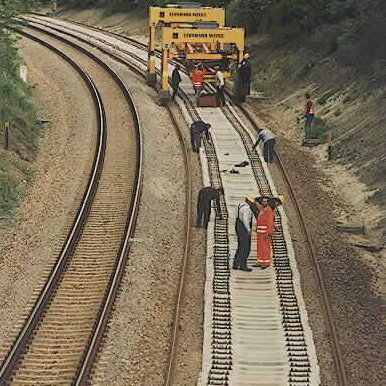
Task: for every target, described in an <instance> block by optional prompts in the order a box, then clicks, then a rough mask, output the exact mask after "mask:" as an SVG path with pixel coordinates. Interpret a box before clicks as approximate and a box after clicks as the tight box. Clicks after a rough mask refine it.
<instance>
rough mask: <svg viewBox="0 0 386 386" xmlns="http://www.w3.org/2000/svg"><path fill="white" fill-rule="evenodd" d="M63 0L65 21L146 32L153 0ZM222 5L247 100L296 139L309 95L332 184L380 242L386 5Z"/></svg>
mask: <svg viewBox="0 0 386 386" xmlns="http://www.w3.org/2000/svg"><path fill="white" fill-rule="evenodd" d="M62 3H63V4H64V5H67V6H70V10H69V9H67V11H66V12H65V15H66V17H68V18H70V19H73V18H76V19H77V20H80V21H86V22H88V23H90V24H96V25H99V26H101V27H104V28H110V29H113V30H114V31H116V32H121V33H126V34H131V35H136V36H139V35H142V36H143V35H145V34H146V32H147V28H146V17H147V14H146V7H147V5H148V3H152V4H153V3H155V2H135V1H118V0H116V1H113V2H109V7H108V8H99V9H98V10H95V9H93V8H92V6H93V4H95V3H96V1H93V0H90V1H88V2H87V3H83V7H85V6H87V7H86V9H84V10H82V11H80V10H79V9H78V8H76V9H73V8H71V6H72V4H73V2H71V0H63V1H62ZM97 3H98V4H103V1H99V2H97ZM158 3H162V2H158ZM202 3H206V4H209V3H210V4H214V3H224V2H216V1H214V2H213V1H211V2H205V1H204V2H202ZM226 3H227V4H228V24H230V23H232V24H234V25H243V26H245V27H246V29H247V31H248V44H249V50H250V52H251V57H252V63H253V72H254V75H253V83H252V88H253V90H254V91H255V95H257V98H256V99H255V100H254V101H252V103H254V104H255V105H256V106H257V108H258V109H260V110H261V111H265V113H267V114H268V113H269V119H271V120H272V122H271V123H270V125H273V126H274V128H275V130H276V131H278V132H279V133H280V135H282V136H284V137H285V138H287V139H289V140H293V141H296V142H297V143H300V142H301V138H302V137H303V135H304V134H303V125H304V123H303V120H302V114H301V111H302V109H303V103H304V94H305V92H311V94H312V97H313V99H314V101H315V102H316V108H317V120H316V129H317V134H318V136H319V137H320V138H321V139H324V138H326V137H327V135H328V133H331V134H332V139H333V146H332V160H331V162H330V163H329V173H330V176H331V178H332V180H333V181H334V182H335V183H336V185H335V187H333V190H334V189H335V190H337V191H340V192H343V193H344V194H345V196H344V199H347V200H349V201H351V203H353V204H354V205H355V206H357V208H358V210H357V213H356V215H355V216H354V218H352V219H350V221H354V222H356V223H359V224H364V225H366V226H367V227H368V228H369V229H371V230H373V231H374V232H372V236H373V238H374V240H375V243H376V244H384V242H385V239H386V236H385V235H386V219H385V207H386V184H385V182H384V176H385V175H386V163H385V149H386V131H385V130H384V128H385V118H386V104H385V103H384V100H385V83H386V82H385V80H386V71H385V68H386V67H385V65H384V64H385V63H386V36H385V35H386V30H385V29H384V28H382V26H383V25H386V17H385V15H386V3H385V2H382V1H379V0H374V1H367V0H365V1H358V0H323V1H322V0H320V1H315V2H313V3H315V4H313V5H316V6H315V7H310V5H309V2H306V1H303V0H296V1H293V0H291V1H288V0H280V1H277V2H275V3H272V2H270V1H265V0H234V1H228V2H226ZM128 10H129V11H130V12H129V13H127V11H128ZM118 11H119V12H118ZM63 15H64V14H62V15H61V16H63ZM310 152H311V153H314V154H315V155H316V156H317V157H316V160H315V162H318V163H321V162H322V161H323V160H324V158H325V157H324V156H325V154H326V151H325V149H324V148H323V146H322V147H319V148H318V149H314V150H310ZM320 155H322V156H321V157H320ZM334 165H336V168H334ZM322 166H323V167H325V166H326V165H325V164H324V165H322ZM345 171H347V173H345ZM349 182H350V184H349ZM362 183H363V184H364V185H362ZM370 203H371V204H374V205H376V206H374V205H369V204H370ZM379 217H381V220H379Z"/></svg>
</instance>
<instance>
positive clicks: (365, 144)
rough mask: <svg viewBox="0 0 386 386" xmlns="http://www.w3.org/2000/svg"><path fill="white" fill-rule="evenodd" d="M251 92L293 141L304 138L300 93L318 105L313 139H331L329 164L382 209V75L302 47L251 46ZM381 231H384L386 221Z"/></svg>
mask: <svg viewBox="0 0 386 386" xmlns="http://www.w3.org/2000/svg"><path fill="white" fill-rule="evenodd" d="M252 47H254V48H253V49H252V51H253V69H254V77H253V89H255V90H257V91H259V92H261V93H262V94H263V95H264V96H266V97H268V100H269V104H270V105H273V106H276V108H277V110H278V114H277V116H280V117H282V118H283V120H282V121H281V122H279V125H281V129H282V131H283V132H284V135H286V132H287V133H288V135H289V136H290V137H292V138H300V137H302V136H303V130H304V121H303V120H302V119H301V117H302V107H303V105H304V93H305V92H306V91H309V92H311V94H312V96H313V100H314V102H315V103H316V112H317V120H316V122H315V123H316V125H315V126H316V134H317V136H318V137H319V138H326V137H327V135H328V133H329V132H331V134H332V138H333V147H332V161H333V162H339V163H342V164H344V165H345V166H346V167H347V168H348V169H349V170H351V171H353V172H354V173H355V174H356V175H357V176H359V177H360V179H361V180H362V181H363V182H364V183H365V184H366V185H367V186H368V189H369V191H370V192H372V195H371V197H370V201H372V202H374V203H376V204H378V205H379V206H380V207H381V208H385V207H386V184H385V175H386V162H385V158H386V156H385V150H386V131H385V120H386V104H385V103H384V101H385V97H386V88H385V81H384V80H385V79H386V76H385V73H384V69H383V70H382V69H379V71H374V72H373V73H368V72H367V73H366V72H362V71H360V70H359V69H358V68H357V67H356V66H353V65H344V64H342V63H340V62H339V60H338V59H337V58H336V57H335V56H334V55H328V54H323V52H319V53H315V50H309V49H307V48H304V47H302V46H301V45H300V44H298V45H296V44H292V45H287V46H282V47H280V48H276V49H275V48H272V47H271V46H270V45H269V44H267V43H261V41H260V44H256V45H252ZM382 227H383V228H384V229H386V221H385V220H383V225H382Z"/></svg>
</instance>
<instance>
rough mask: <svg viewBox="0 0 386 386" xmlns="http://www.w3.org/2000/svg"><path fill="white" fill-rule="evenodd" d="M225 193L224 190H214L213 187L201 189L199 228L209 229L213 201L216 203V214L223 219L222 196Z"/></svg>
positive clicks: (198, 215)
mask: <svg viewBox="0 0 386 386" xmlns="http://www.w3.org/2000/svg"><path fill="white" fill-rule="evenodd" d="M223 193H224V190H223V188H214V187H213V186H206V187H204V188H201V189H200V191H199V193H198V199H197V220H196V227H197V228H204V229H207V228H208V223H209V218H210V213H211V206H212V205H211V204H212V201H214V203H215V206H216V212H217V214H218V215H219V217H220V218H221V207H220V194H223Z"/></svg>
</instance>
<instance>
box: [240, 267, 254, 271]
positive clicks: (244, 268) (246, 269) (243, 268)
mask: <svg viewBox="0 0 386 386" xmlns="http://www.w3.org/2000/svg"><path fill="white" fill-rule="evenodd" d="M240 271H245V272H251V271H252V268H249V267H241V268H240Z"/></svg>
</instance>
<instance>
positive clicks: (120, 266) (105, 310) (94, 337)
mask: <svg viewBox="0 0 386 386" xmlns="http://www.w3.org/2000/svg"><path fill="white" fill-rule="evenodd" d="M21 33H24V34H26V33H25V32H21ZM46 33H47V32H46ZM51 36H53V37H55V38H57V39H58V40H61V41H65V39H63V38H59V37H58V36H56V35H54V34H51ZM34 40H36V41H39V42H40V43H42V44H44V45H45V46H47V47H48V48H50V49H52V50H53V51H55V52H57V53H58V54H59V55H61V56H63V57H66V55H65V54H63V53H61V51H59V50H57V49H56V48H55V47H53V46H51V45H49V44H48V43H46V42H44V41H42V40H40V39H39V38H36V37H34ZM65 42H66V43H67V44H69V45H71V46H72V47H74V48H76V49H78V50H80V51H82V52H83V53H85V54H86V55H87V56H89V57H90V58H91V59H93V60H94V61H96V62H97V63H98V64H99V65H100V66H102V67H103V68H104V69H105V70H106V71H107V72H108V73H109V74H110V76H111V77H112V78H113V79H114V80H115V82H116V83H117V84H118V86H119V87H120V89H121V90H122V92H123V94H124V96H125V98H126V100H127V102H128V105H129V107H130V109H131V111H132V115H133V120H134V127H135V136H136V142H137V149H138V151H137V160H136V163H137V169H136V175H135V178H134V186H135V189H134V190H135V192H134V195H133V196H132V200H131V203H130V209H129V213H130V215H129V218H128V221H127V224H126V230H125V239H124V240H123V242H122V244H121V247H120V251H119V258H118V259H117V260H116V266H115V270H114V274H113V275H112V277H111V279H110V283H109V289H108V291H107V294H106V295H105V297H104V299H103V301H102V305H101V308H100V311H99V313H98V319H97V322H96V323H95V327H94V329H93V332H92V334H91V336H90V339H89V344H88V346H87V348H86V350H85V352H84V354H83V358H82V361H81V364H80V365H79V369H78V372H77V375H76V379H75V381H74V383H75V384H77V385H80V384H85V383H87V380H88V377H89V373H90V371H91V367H92V363H93V362H94V360H95V357H96V355H97V351H98V347H99V345H100V342H101V340H102V337H103V333H104V330H105V328H106V325H107V322H108V317H109V315H110V313H111V310H112V308H113V304H114V300H115V297H116V294H117V291H118V288H119V284H120V282H121V279H122V277H123V273H124V268H125V265H126V263H127V259H128V252H129V248H130V238H131V237H132V236H133V234H134V229H135V224H136V219H137V214H138V208H139V200H140V196H141V192H142V174H143V173H142V169H143V139H142V133H141V126H140V122H139V115H138V112H137V110H136V106H135V104H134V102H133V98H132V96H131V94H130V92H129V90H128V88H127V87H126V85H125V84H124V82H123V81H122V80H121V78H120V77H119V76H118V75H117V74H116V73H115V72H114V71H113V70H112V69H111V68H110V67H109V66H108V65H107V64H106V63H104V62H103V61H102V60H100V59H99V58H98V57H96V56H95V55H93V54H92V53H90V52H88V51H86V50H85V49H83V48H82V47H80V46H78V45H76V44H75V43H72V42H68V41H65ZM66 58H67V57H66ZM68 59H69V60H70V61H71V62H72V60H71V59H70V58H68ZM74 64H75V63H74ZM75 65H76V64H75ZM104 142H106V140H104ZM99 175H100V173H99Z"/></svg>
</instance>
